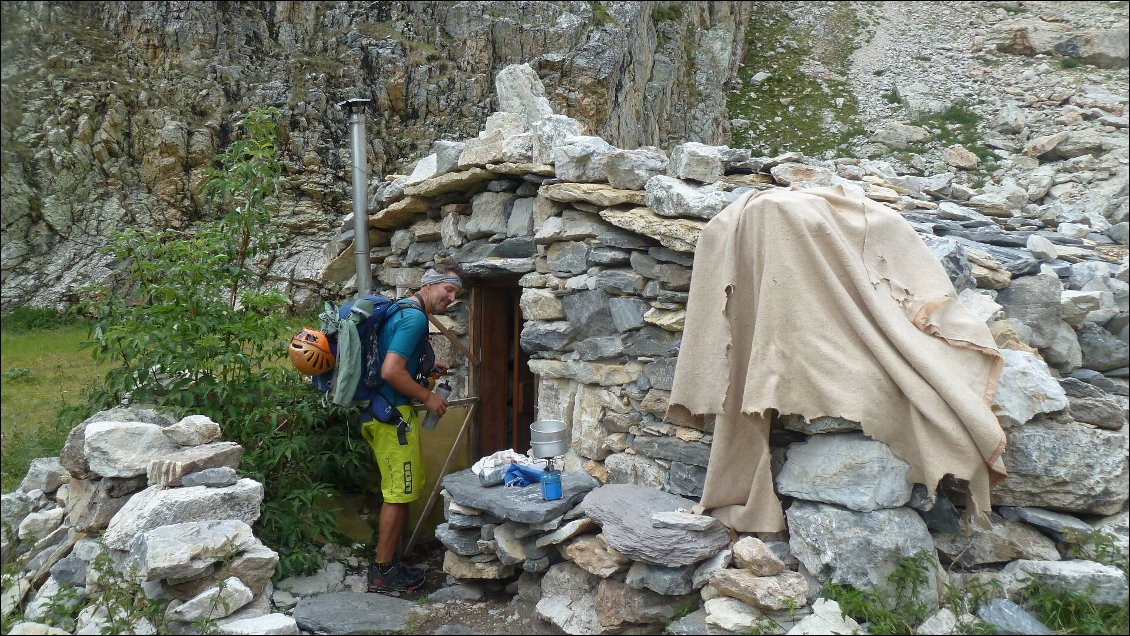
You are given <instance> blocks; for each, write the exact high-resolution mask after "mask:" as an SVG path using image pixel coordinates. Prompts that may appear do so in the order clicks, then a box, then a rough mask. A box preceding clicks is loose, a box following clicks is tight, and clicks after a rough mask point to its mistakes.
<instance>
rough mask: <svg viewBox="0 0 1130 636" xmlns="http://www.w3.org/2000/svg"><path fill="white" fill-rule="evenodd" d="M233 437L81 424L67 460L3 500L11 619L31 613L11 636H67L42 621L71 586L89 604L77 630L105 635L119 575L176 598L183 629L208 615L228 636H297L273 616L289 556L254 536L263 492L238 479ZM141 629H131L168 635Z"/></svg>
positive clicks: (288, 622)
mask: <svg viewBox="0 0 1130 636" xmlns="http://www.w3.org/2000/svg"><path fill="white" fill-rule="evenodd" d="M220 435H221V430H220V427H219V425H218V424H217V423H215V422H213V421H212V420H210V419H208V418H207V417H204V416H200V415H193V416H189V417H186V418H184V419H182V420H180V421H179V422H177V421H174V420H172V419H170V418H167V417H166V416H164V415H161V414H159V413H157V412H156V411H152V410H146V409H131V408H117V409H112V410H109V411H103V412H101V413H98V414H96V415H94V416H93V417H91V418H89V419H88V420H86V421H84V422H82V423H81V424H79V425H78V426H76V427H75V428H74V429H73V430H72V431H71V434H70V436H69V438H68V440H67V444H66V446H65V447H64V449H63V453H62V455H61V456H60V457H59V458H44V459H37V460H35V461H34V462H33V464H32V467H31V469H30V470H29V471H28V474H27V477H26V478H25V479H24V481H23V482H22V483H21V484H20V487H19V488H18V489H17V490H16V491H15V492H12V493H8V494H5V495H3V499H2V502H3V512H2V521H3V526H2V528H3V535H2V541H3V543H2V549H3V554H2V560H3V562H4V563H6V564H7V563H12V562H16V563H18V564H19V565H20V567H19V572H18V574H17V575H16V576H15V577H14V578H13V579H11V580H9V579H7V578H5V581H4V592H3V595H4V596H3V601H4V603H3V604H4V613H5V616H7V615H8V613H9V610H15V609H16V608H21V609H22V615H23V619H24V622H23V623H21V624H17V625H16V626H15V627H14V628H13V630H12V633H13V634H16V633H23V634H31V633H40V634H42V633H64V634H65V633H67V632H64V631H62V630H58V629H55V628H49V627H47V626H46V625H39V627H36V624H37V621H43V620H44V619H50V616H49V613H50V612H51V611H52V609H51V608H52V605H53V604H54V603H57V602H59V601H60V599H63V598H70V597H67V596H64V595H61V594H62V592H63V588H68V589H73V590H75V591H76V592H77V595H76V596H74V597H73V598H72V599H71V600H68V601H66V602H67V603H74V604H77V605H72V606H71V607H73V608H75V609H77V608H82V609H81V611H79V612H78V620H77V623H76V625H75V630H76V632H75V633H78V634H98V633H102V630H104V629H107V628H110V627H109V620H110V619H109V617H108V615H107V610H106V608H105V606H104V604H103V603H102V602H100V599H101V598H102V596H101V593H102V592H103V591H104V589H103V588H104V587H105V586H106V585H107V583H105V582H106V581H109V580H113V578H114V573H115V572H116V573H117V575H118V576H121V577H124V578H125V579H126V580H127V581H129V582H131V583H133V584H137V585H140V586H141V587H142V589H143V590H144V592H145V595H146V596H147V597H148V598H151V599H158V598H160V599H166V600H169V601H170V602H169V604H168V608H167V613H166V618H167V619H169V621H170V624H172V625H176V624H181V625H182V627H181V629H188V626H189V624H191V623H193V622H194V621H200V620H207V621H214V624H215V625H216V629H217V630H218V631H219V633H223V634H297V633H298V627H297V625H296V623H295V621H294V619H293V618H291V617H290V616H287V615H284V614H280V613H277V612H273V611H272V610H271V605H270V593H271V589H272V586H271V577H273V576H274V574H275V567H276V566H277V565H278V562H279V555H278V554H277V553H276V552H275V551H274V550H271V549H270V548H268V547H267V546H265V545H263V543H262V542H261V541H259V539H257V538H256V537H255V535H254V534H253V532H252V529H251V526H252V525H253V524H254V523H255V521H256V520H257V519H258V518H259V510H260V506H261V505H262V502H263V486H262V484H260V483H258V482H256V481H254V480H251V479H247V478H239V477H238V475H237V473H236V469H237V468H238V467H239V459H240V456H241V455H242V453H243V449H242V448H240V447H239V446H238V445H236V444H233V443H231V442H217V441H215V440H216V439H217V438H219V437H220ZM139 621H140V622H139V623H137V624H134V625H131V626H130V630H131V632H132V633H138V634H152V633H156V632H155V631H154V630H155V629H156V628H155V626H154V625H153V624H152V623H150V622H149V621H148V620H147V619H139ZM36 629H42V630H44V631H36ZM111 629H112V628H111ZM49 630H54V631H49Z"/></svg>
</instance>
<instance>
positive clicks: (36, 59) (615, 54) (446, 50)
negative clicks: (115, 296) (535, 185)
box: [0, 2, 749, 312]
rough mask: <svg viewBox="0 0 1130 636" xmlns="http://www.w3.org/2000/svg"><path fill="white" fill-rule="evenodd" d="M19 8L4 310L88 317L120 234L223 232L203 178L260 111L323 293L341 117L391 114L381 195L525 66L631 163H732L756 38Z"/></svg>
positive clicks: (738, 26)
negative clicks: (686, 150) (748, 55)
mask: <svg viewBox="0 0 1130 636" xmlns="http://www.w3.org/2000/svg"><path fill="white" fill-rule="evenodd" d="M2 6H3V24H4V27H3V34H2V40H3V68H2V72H0V76H2V79H3V128H2V142H3V181H2V187H3V201H4V205H3V231H4V246H3V258H2V276H3V301H2V311H4V312H8V311H10V310H11V309H12V308H14V307H16V306H19V305H22V304H31V305H38V306H48V307H50V306H63V305H66V304H69V303H71V302H73V301H75V300H76V298H77V292H78V290H79V288H80V287H81V286H82V285H83V284H84V283H86V282H89V281H91V280H100V279H102V278H104V277H105V276H106V275H107V274H108V273H109V268H110V267H111V265H112V264H111V263H109V262H108V260H107V259H106V257H104V256H102V255H99V254H98V252H97V250H98V248H99V247H101V246H102V245H104V244H105V243H106V242H107V240H108V236H110V235H111V234H112V232H113V231H114V230H118V229H122V228H123V227H126V226H143V227H161V228H164V227H170V226H171V227H185V226H187V225H188V224H190V223H191V222H192V221H193V220H196V219H199V218H202V217H206V216H207V215H209V214H212V213H214V210H210V209H209V208H208V206H207V205H206V204H205V202H204V201H203V200H202V198H201V195H200V186H201V181H202V178H203V170H204V168H205V166H206V164H207V162H208V161H209V159H210V158H211V157H212V155H213V154H214V153H215V152H216V151H217V150H219V149H221V148H223V147H225V146H226V145H227V144H228V143H229V141H230V139H231V137H232V135H233V131H232V126H233V123H234V122H236V121H238V117H239V114H240V113H241V112H246V110H247V109H248V108H250V107H253V106H257V105H274V106H278V107H280V108H281V109H282V110H283V112H284V121H283V122H282V125H283V134H284V144H285V162H286V169H285V173H284V180H283V190H284V192H283V195H282V196H281V197H280V207H279V210H278V213H277V217H276V218H277V219H278V222H279V223H280V225H281V226H282V227H283V228H284V231H285V233H286V234H287V236H288V237H289V240H288V243H287V247H286V248H285V249H284V250H283V251H282V252H280V253H278V254H276V257H275V263H274V265H273V270H274V271H275V272H276V273H277V275H278V278H279V284H280V285H282V286H284V287H287V288H289V289H296V288H305V289H306V290H307V291H308V290H309V289H311V288H316V287H317V281H316V280H315V279H316V275H317V270H318V269H319V267H320V266H321V265H322V263H321V262H320V261H319V257H320V250H321V248H322V247H324V246H325V244H326V243H327V242H328V241H329V240H330V238H331V236H332V234H333V229H334V227H335V226H336V225H337V223H338V222H339V220H340V218H341V215H342V214H344V213H347V212H348V211H349V208H350V200H349V197H350V193H349V181H350V180H349V176H348V168H349V150H348V137H349V133H348V123H347V118H346V116H345V115H344V114H343V113H342V112H341V110H340V109H339V108H338V107H337V106H336V105H335V103H336V102H338V101H340V100H343V99H346V98H349V97H366V98H370V99H372V100H373V104H372V107H371V108H370V109H369V112H368V123H367V127H368V135H369V149H368V156H369V162H370V166H369V167H370V174H372V175H373V176H374V177H375V178H377V179H380V178H382V177H383V176H384V175H385V174H387V173H389V172H393V171H395V170H396V169H397V168H398V167H400V166H401V165H402V164H403V163H405V162H408V161H412V160H414V159H415V158H417V157H419V156H422V155H423V154H426V153H427V150H428V148H429V147H430V145H431V143H432V142H433V141H435V140H437V139H441V138H446V139H460V138H463V137H466V136H469V135H473V134H475V133H477V132H478V131H479V130H481V129H482V125H483V122H484V121H485V120H486V117H487V115H488V114H490V113H491V112H493V111H494V110H495V109H496V108H497V104H496V103H495V102H494V100H493V89H494V86H493V81H492V78H493V77H494V75H495V74H496V73H497V72H498V70H500V69H501V68H502V67H504V66H506V65H507V64H510V63H514V62H531V63H533V64H534V65H535V66H536V68H537V70H538V72H539V75H540V76H541V78H542V81H543V82H544V83H545V85H546V86H547V89H548V90H549V93H550V99H551V101H552V102H553V104H554V107H555V108H556V109H557V111H558V112H562V113H567V114H569V115H571V116H573V117H575V118H576V119H578V120H579V121H581V122H583V123H584V124H585V125H586V126H587V127H588V128H589V129H590V131H591V132H592V133H594V134H598V135H601V136H603V137H605V138H607V139H608V140H610V141H611V142H613V143H617V144H621V145H624V146H627V147H635V146H638V145H642V144H657V145H664V146H670V145H671V144H673V143H675V142H678V141H683V140H696V141H702V142H707V143H722V142H724V141H726V136H727V131H728V119H727V117H726V112H725V104H724V97H723V91H722V89H721V87H722V83H723V82H725V81H726V80H727V79H728V78H729V77H730V76H731V75H732V72H733V70H734V68H735V67H736V65H737V63H738V62H739V61H740V59H741V43H742V41H743V37H744V29H745V27H746V24H747V23H748V20H749V13H748V7H747V6H746V5H745V4H744V3H740V2H684V3H675V5H672V6H665V5H664V6H661V5H656V4H653V3H629V2H603V3H596V2H427V3H414V2H375V3H356V2H347V3H331V2H295V3H283V4H277V3H270V2H244V3H197V2H162V3H134V4H125V3H109V2H88V3H64V4H58V3H46V2H31V3H22V2H21V3H16V2H4V3H3V5H2ZM313 261H318V262H313ZM302 297H303V295H302V294H299V299H298V300H299V301H301V300H302Z"/></svg>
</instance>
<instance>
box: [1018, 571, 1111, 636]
mask: <svg viewBox="0 0 1130 636" xmlns="http://www.w3.org/2000/svg"><path fill="white" fill-rule="evenodd" d="M1020 598H1021V605H1023V606H1024V607H1025V609H1027V610H1028V611H1030V612H1032V614H1034V615H1035V616H1036V618H1038V619H1040V622H1042V623H1043V624H1044V625H1047V626H1048V628H1049V629H1051V630H1052V631H1053V632H1054V633H1056V634H1125V633H1126V625H1127V624H1128V622H1130V612H1128V611H1127V604H1126V603H1122V605H1096V604H1095V603H1094V602H1092V601H1091V599H1090V597H1089V596H1088V595H1087V593H1086V591H1084V590H1081V591H1078V592H1075V591H1067V590H1063V589H1061V588H1058V587H1055V586H1051V585H1048V584H1047V583H1044V582H1042V581H1040V580H1039V579H1033V580H1031V581H1029V582H1028V584H1027V585H1025V586H1024V588H1023V589H1022V590H1021V591H1020Z"/></svg>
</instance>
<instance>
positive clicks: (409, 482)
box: [362, 407, 424, 592]
mask: <svg viewBox="0 0 1130 636" xmlns="http://www.w3.org/2000/svg"><path fill="white" fill-rule="evenodd" d="M405 411H407V413H405ZM401 412H402V414H403V415H404V416H405V419H408V421H409V422H410V423H411V424H412V428H411V430H409V431H408V433H407V442H408V443H407V444H401V443H400V440H399V439H398V438H397V437H398V436H397V430H396V427H395V426H394V425H391V424H382V423H379V422H367V423H365V425H363V427H362V435H363V436H365V439H366V440H367V441H368V442H369V444H370V445H371V446H372V448H373V454H374V456H375V457H376V460H377V466H378V467H379V469H380V472H381V495H382V497H383V499H384V501H383V503H382V504H381V512H380V515H379V517H378V525H377V531H378V536H377V547H376V550H375V552H374V554H373V556H374V557H375V558H374V563H373V565H372V567H370V568H369V591H370V592H383V591H399V590H411V589H415V588H418V587H419V586H420V585H421V584H422V583H423V581H424V571H423V570H420V569H419V568H413V567H410V566H407V565H405V564H403V563H400V562H399V561H398V560H397V558H396V547H397V544H398V543H399V542H400V538H401V536H402V535H403V533H404V526H405V524H407V522H408V504H409V503H410V502H412V501H415V500H416V499H417V498H419V496H420V490H421V489H422V488H423V486H424V483H423V480H424V474H423V464H422V462H421V461H420V438H419V436H418V433H417V431H416V418H415V413H414V412H412V411H411V410H410V409H409V408H407V407H401ZM409 418H411V419H409Z"/></svg>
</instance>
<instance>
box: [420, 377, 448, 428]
mask: <svg viewBox="0 0 1130 636" xmlns="http://www.w3.org/2000/svg"><path fill="white" fill-rule="evenodd" d="M435 393H436V395H438V396H440V397H441V398H444V399H447V396H449V395H451V385H450V384H448V383H447V380H444V381H443V382H441V383H440V384H439V386H437V387H436V390H435ZM438 424H439V416H438V415H436V414H435V413H432V412H431V411H428V416H427V417H425V418H424V428H426V429H428V430H429V431H434V430H435V428H436V426H437V425H438Z"/></svg>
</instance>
